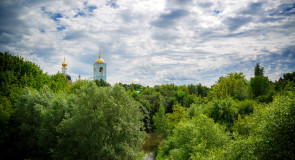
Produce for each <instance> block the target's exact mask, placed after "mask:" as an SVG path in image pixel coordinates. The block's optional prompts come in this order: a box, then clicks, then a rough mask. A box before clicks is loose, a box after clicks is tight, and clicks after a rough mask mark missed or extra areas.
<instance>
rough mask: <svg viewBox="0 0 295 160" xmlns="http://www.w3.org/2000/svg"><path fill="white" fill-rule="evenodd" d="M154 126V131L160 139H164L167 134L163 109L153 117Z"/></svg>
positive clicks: (166, 120) (167, 127)
mask: <svg viewBox="0 0 295 160" xmlns="http://www.w3.org/2000/svg"><path fill="white" fill-rule="evenodd" d="M153 121H154V126H155V127H156V129H155V131H156V132H157V134H158V135H160V136H162V137H166V135H167V134H168V129H169V125H168V123H169V122H168V118H167V115H166V114H165V108H164V107H160V108H159V111H158V112H157V113H156V114H155V115H154V116H153Z"/></svg>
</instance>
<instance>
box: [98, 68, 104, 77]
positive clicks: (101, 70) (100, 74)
mask: <svg viewBox="0 0 295 160" xmlns="http://www.w3.org/2000/svg"><path fill="white" fill-rule="evenodd" d="M99 76H103V67H99Z"/></svg>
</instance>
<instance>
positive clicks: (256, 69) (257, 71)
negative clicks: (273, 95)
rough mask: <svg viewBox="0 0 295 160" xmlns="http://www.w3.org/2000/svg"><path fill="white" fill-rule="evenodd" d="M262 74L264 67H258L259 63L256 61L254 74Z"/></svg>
mask: <svg viewBox="0 0 295 160" xmlns="http://www.w3.org/2000/svg"><path fill="white" fill-rule="evenodd" d="M263 75H264V67H260V64H259V63H256V65H255V67H254V76H255V77H256V76H263Z"/></svg>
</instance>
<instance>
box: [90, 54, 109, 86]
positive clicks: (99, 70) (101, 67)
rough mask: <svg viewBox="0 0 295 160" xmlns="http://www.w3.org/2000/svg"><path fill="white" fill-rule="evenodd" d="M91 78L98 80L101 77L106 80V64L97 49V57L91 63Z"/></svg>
mask: <svg viewBox="0 0 295 160" xmlns="http://www.w3.org/2000/svg"><path fill="white" fill-rule="evenodd" d="M93 79H94V80H100V79H103V80H104V81H107V64H106V63H105V62H104V60H103V59H102V58H101V52H100V50H99V58H98V59H97V60H96V61H95V63H94V64H93Z"/></svg>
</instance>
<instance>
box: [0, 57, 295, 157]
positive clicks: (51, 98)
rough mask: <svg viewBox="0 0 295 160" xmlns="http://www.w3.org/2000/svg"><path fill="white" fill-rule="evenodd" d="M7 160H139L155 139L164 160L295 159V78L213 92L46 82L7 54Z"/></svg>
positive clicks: (1, 108)
mask: <svg viewBox="0 0 295 160" xmlns="http://www.w3.org/2000/svg"><path fill="white" fill-rule="evenodd" d="M0 65H1V66H0V70H1V72H0V84H1V86H0V136H1V137H0V147H1V148H0V157H3V158H4V159H142V158H143V151H142V149H141V147H142V145H143V143H144V138H145V136H146V135H147V134H146V133H149V132H154V131H155V132H156V133H157V134H158V135H159V136H161V137H162V142H161V143H160V145H159V146H158V147H156V148H155V150H154V153H155V155H157V159H160V160H161V159H179V160H181V159H292V158H294V157H295V155H294V153H293V151H294V150H295V147H294V144H295V141H294V137H295V136H294V131H295V121H294V117H295V101H294V99H295V89H294V86H295V72H293V73H285V74H284V75H283V77H282V78H281V79H280V80H278V81H275V82H271V81H270V80H269V79H268V77H266V76H264V68H263V67H261V66H260V64H259V63H257V64H256V66H254V70H255V72H254V75H253V77H252V78H251V79H250V81H248V80H246V79H245V76H244V75H243V73H229V74H228V75H227V76H225V77H220V78H219V79H218V81H217V82H216V84H214V85H213V86H211V88H208V87H206V86H202V85H201V84H190V85H182V86H177V85H174V84H163V85H159V86H154V87H145V86H142V85H139V84H122V83H119V84H116V85H114V86H111V85H110V84H109V83H107V82H105V81H103V80H95V81H92V80H81V79H77V80H76V81H74V82H73V84H72V85H69V84H68V82H67V79H66V77H65V76H64V75H63V74H60V73H57V74H55V75H51V76H49V75H48V74H47V73H43V71H42V70H41V69H40V68H39V67H38V66H37V65H35V64H34V63H32V62H29V61H25V60H24V59H23V58H21V57H19V56H13V55H11V54H9V53H7V52H6V53H2V52H0Z"/></svg>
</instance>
